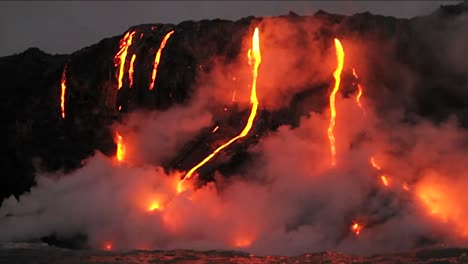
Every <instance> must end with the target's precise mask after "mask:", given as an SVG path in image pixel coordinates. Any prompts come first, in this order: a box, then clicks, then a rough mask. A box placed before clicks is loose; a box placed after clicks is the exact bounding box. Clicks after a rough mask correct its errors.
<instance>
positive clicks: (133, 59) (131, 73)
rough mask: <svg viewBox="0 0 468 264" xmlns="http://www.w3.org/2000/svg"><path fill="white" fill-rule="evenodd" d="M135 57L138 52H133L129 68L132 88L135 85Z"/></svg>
mask: <svg viewBox="0 0 468 264" xmlns="http://www.w3.org/2000/svg"><path fill="white" fill-rule="evenodd" d="M135 59H136V54H133V56H132V59H131V60H130V68H129V69H128V78H129V79H130V88H132V85H133V72H134V71H133V69H134V68H133V67H134V64H135Z"/></svg>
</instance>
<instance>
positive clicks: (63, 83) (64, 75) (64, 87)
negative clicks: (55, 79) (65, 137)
mask: <svg viewBox="0 0 468 264" xmlns="http://www.w3.org/2000/svg"><path fill="white" fill-rule="evenodd" d="M67 68H68V65H65V67H64V68H63V72H62V78H61V80H60V87H61V94H60V108H61V110H62V118H63V119H65V93H66V90H67Z"/></svg>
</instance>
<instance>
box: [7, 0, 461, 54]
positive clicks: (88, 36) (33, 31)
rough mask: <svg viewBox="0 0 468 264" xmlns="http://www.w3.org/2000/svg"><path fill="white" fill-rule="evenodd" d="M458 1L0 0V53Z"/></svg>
mask: <svg viewBox="0 0 468 264" xmlns="http://www.w3.org/2000/svg"><path fill="white" fill-rule="evenodd" d="M458 2H460V1H62V2H61V1H0V34H1V36H2V37H1V41H0V56H5V55H10V54H14V53H18V52H22V51H24V50H25V49H27V48H29V47H38V48H40V49H42V50H44V51H46V52H48V53H71V52H73V51H76V50H78V49H81V48H83V47H85V46H89V45H91V44H94V43H96V42H98V41H100V40H101V39H103V38H106V37H111V36H115V35H119V34H122V33H123V32H124V31H125V30H126V29H128V28H129V27H130V26H133V25H138V24H143V23H179V22H181V21H184V20H201V19H211V18H224V19H231V20H236V19H239V18H241V17H245V16H249V15H254V16H275V15H282V14H286V13H288V11H289V10H292V11H294V12H296V13H298V14H300V15H311V14H313V13H315V12H316V11H318V10H319V9H322V10H325V11H327V12H331V13H338V14H346V15H350V14H354V13H359V12H365V11H370V12H371V13H374V14H382V15H388V16H395V17H404V18H408V17H413V16H418V15H425V14H428V13H431V12H432V11H434V10H435V9H437V8H438V7H439V6H440V5H442V4H456V3H458Z"/></svg>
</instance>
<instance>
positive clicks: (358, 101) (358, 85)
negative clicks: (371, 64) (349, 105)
mask: <svg viewBox="0 0 468 264" xmlns="http://www.w3.org/2000/svg"><path fill="white" fill-rule="evenodd" d="M353 75H354V78H356V83H357V87H358V94H357V95H356V104H357V105H358V106H359V108H361V110H362V112H363V113H364V114H366V110H364V107H363V106H362V104H361V96H362V86H361V84H359V82H358V81H357V80H358V79H359V77H358V75H357V73H356V70H355V69H354V68H353Z"/></svg>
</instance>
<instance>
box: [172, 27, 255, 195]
mask: <svg viewBox="0 0 468 264" xmlns="http://www.w3.org/2000/svg"><path fill="white" fill-rule="evenodd" d="M247 57H248V59H249V65H250V66H253V67H252V76H253V78H252V86H251V87H252V89H251V92H250V102H251V103H252V108H251V110H250V115H249V119H248V120H247V123H246V124H245V127H244V129H243V130H242V132H241V133H240V134H239V135H237V136H236V137H234V138H232V139H231V140H229V141H228V142H226V143H224V144H223V145H221V146H219V147H218V148H217V149H216V150H215V151H213V152H212V153H211V154H210V155H208V157H206V158H205V159H204V160H202V161H201V162H200V163H198V164H197V165H195V167H193V168H192V169H190V170H189V172H187V174H185V176H184V178H183V179H182V180H181V181H180V182H179V184H178V186H177V192H179V193H180V192H181V191H182V184H183V182H184V181H185V180H186V179H190V178H191V177H192V174H193V173H194V172H195V171H196V170H197V169H198V168H200V167H201V166H203V165H204V164H205V163H207V162H208V161H209V160H210V159H212V158H213V157H214V156H215V155H216V154H217V153H218V152H220V151H221V150H222V149H224V148H225V147H227V146H229V145H231V144H232V143H233V142H234V141H236V140H238V139H240V138H243V137H245V136H246V135H247V134H248V133H249V131H250V129H251V128H252V124H253V121H254V119H255V116H256V114H257V109H258V99H257V76H258V66H260V63H261V61H262V57H261V54H260V37H259V32H258V27H256V28H255V31H254V34H253V37H252V49H249V51H248V53H247Z"/></svg>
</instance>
